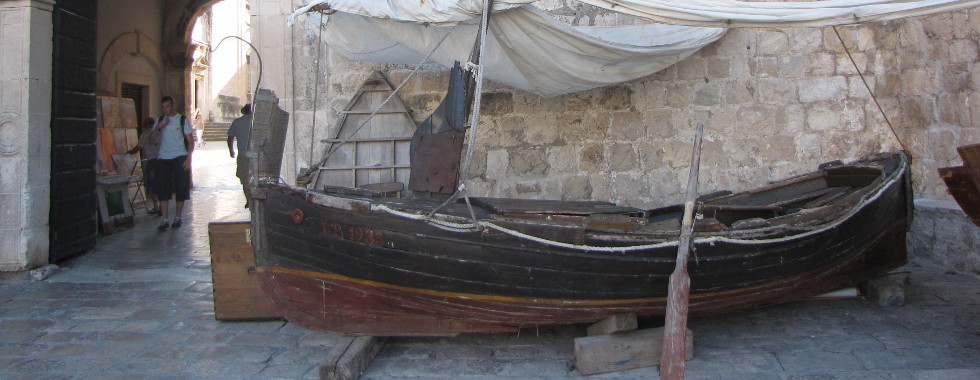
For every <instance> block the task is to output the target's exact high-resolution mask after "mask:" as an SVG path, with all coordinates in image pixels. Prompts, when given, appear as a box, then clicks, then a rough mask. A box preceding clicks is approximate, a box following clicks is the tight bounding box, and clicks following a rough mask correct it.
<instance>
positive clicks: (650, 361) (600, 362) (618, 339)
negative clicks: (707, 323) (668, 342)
mask: <svg viewBox="0 0 980 380" xmlns="http://www.w3.org/2000/svg"><path fill="white" fill-rule="evenodd" d="M663 338H664V328H663V327H657V328H652V329H643V330H636V331H630V332H627V333H621V334H609V335H596V336H587V337H582V338H575V369H577V370H578V372H579V373H580V374H582V375H593V374H597V373H606V372H615V371H625V370H628V369H633V368H640V367H649V366H655V365H660V356H661V354H662V353H663V345H664V343H663ZM684 346H685V347H684V351H685V355H684V359H685V360H691V359H693V358H694V333H693V332H691V330H687V339H686V341H685V344H684Z"/></svg>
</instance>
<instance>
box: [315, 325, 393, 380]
mask: <svg viewBox="0 0 980 380" xmlns="http://www.w3.org/2000/svg"><path fill="white" fill-rule="evenodd" d="M383 347H384V338H383V337H374V336H358V337H344V339H342V340H341V341H340V342H339V343H337V345H335V346H333V348H331V349H330V351H329V352H327V358H326V360H324V361H323V364H321V365H320V379H323V380H355V379H357V378H359V377H361V372H363V371H364V370H365V369H366V368H367V367H368V366H369V365H371V361H372V360H374V357H375V356H376V355H377V354H378V352H381V348H383Z"/></svg>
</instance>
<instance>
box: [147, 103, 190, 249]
mask: <svg viewBox="0 0 980 380" xmlns="http://www.w3.org/2000/svg"><path fill="white" fill-rule="evenodd" d="M160 106H161V107H163V116H161V117H160V119H158V120H157V125H156V126H155V127H154V129H155V130H157V131H159V133H160V152H159V154H158V155H157V167H156V169H157V175H158V177H157V191H156V193H157V197H158V198H159V200H160V216H162V217H163V220H161V221H160V225H159V226H157V231H161V232H162V231H166V230H167V228H170V227H173V228H179V227H180V226H181V225H183V221H182V220H181V219H180V216H181V214H182V213H183V212H184V201H186V200H188V199H190V198H191V176H190V174H191V172H190V170H191V153H192V152H193V151H194V129H193V128H191V124H190V123H189V122H188V120H187V118H186V117H184V116H183V115H181V114H179V113H177V111H176V110H175V109H174V99H173V98H171V97H169V96H165V97H163V100H161V101H160ZM171 197H173V198H174V199H175V200H176V202H174V203H175V207H174V221H173V224H170V222H169V218H168V216H169V214H170V207H169V206H170V198H171Z"/></svg>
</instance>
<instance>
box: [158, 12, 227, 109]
mask: <svg viewBox="0 0 980 380" xmlns="http://www.w3.org/2000/svg"><path fill="white" fill-rule="evenodd" d="M221 1H222V0H168V1H167V2H166V4H165V14H164V17H163V41H162V42H161V44H160V45H161V48H162V51H163V61H164V81H163V82H164V86H163V89H162V90H163V93H164V94H167V95H170V96H172V97H173V98H174V100H175V101H176V103H177V104H178V105H179V106H178V111H179V112H181V113H183V114H185V115H189V114H190V111H191V110H190V109H187V108H189V107H188V106H187V105H188V104H189V101H190V99H191V88H192V80H193V79H192V72H193V69H192V65H193V63H194V58H193V57H194V50H195V49H196V46H195V45H194V44H193V43H192V42H191V32H192V30H193V28H194V20H196V19H197V17H198V16H200V15H201V14H203V13H204V12H205V11H206V10H207V9H208V8H210V7H211V6H212V5H214V4H216V3H219V2H221Z"/></svg>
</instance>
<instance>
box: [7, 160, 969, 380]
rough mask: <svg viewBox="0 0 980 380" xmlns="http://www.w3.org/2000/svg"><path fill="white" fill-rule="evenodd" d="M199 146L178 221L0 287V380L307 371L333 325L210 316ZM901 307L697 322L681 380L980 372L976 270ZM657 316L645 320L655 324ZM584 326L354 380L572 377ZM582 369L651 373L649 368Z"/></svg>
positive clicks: (216, 192) (771, 311) (456, 342)
mask: <svg viewBox="0 0 980 380" xmlns="http://www.w3.org/2000/svg"><path fill="white" fill-rule="evenodd" d="M219 145H221V144H209V145H208V146H206V147H205V148H203V149H200V150H199V151H198V153H197V154H198V155H199V156H197V157H196V158H195V160H194V164H195V168H194V170H195V186H196V187H195V189H194V190H193V193H192V200H191V201H190V202H189V203H188V206H187V210H186V213H185V220H186V222H185V225H184V227H183V228H182V229H179V230H170V231H167V232H164V233H159V232H156V231H155V227H156V222H157V218H158V217H156V216H150V215H146V214H145V213H144V212H142V210H139V211H138V216H137V218H136V220H137V224H136V227H135V228H133V229H131V230H127V231H123V232H120V233H117V234H113V235H109V236H103V237H100V239H99V241H98V243H97V245H96V248H95V250H93V251H92V252H90V253H88V254H86V255H84V256H81V257H79V258H77V259H74V260H71V261H69V262H67V263H62V264H61V268H60V271H57V272H56V273H55V274H54V275H52V276H50V277H49V278H47V279H44V280H42V281H26V280H8V281H3V282H0V379H91V378H99V379H272V378H283V379H315V378H317V376H318V372H317V367H318V365H319V363H320V362H321V361H322V360H323V359H324V358H325V357H326V354H327V352H328V351H329V350H330V348H331V347H333V346H334V345H335V344H337V343H338V342H339V341H340V338H341V336H340V335H339V334H333V333H324V332H316V331H310V330H307V329H304V328H301V327H298V326H296V325H293V324H290V323H287V322H284V321H262V322H218V321H215V319H214V309H213V307H214V304H213V299H212V295H211V292H212V291H213V287H212V284H211V272H210V267H209V264H210V253H209V249H208V247H209V241H208V235H207V223H208V222H209V221H210V220H212V219H214V218H217V217H221V216H224V215H228V214H231V213H234V212H237V211H238V210H239V209H240V208H241V207H242V205H243V204H244V197H243V196H242V195H241V192H240V190H239V187H238V180H237V178H235V176H234V160H233V159H231V158H230V157H228V156H227V152H226V150H224V148H223V147H221V146H219ZM903 270H906V271H909V272H910V273H911V277H910V278H911V280H910V281H911V283H910V284H909V286H908V289H907V300H906V305H905V306H902V307H891V308H882V307H879V306H877V305H875V304H873V303H871V302H869V301H867V300H863V299H844V300H830V301H819V302H800V303H794V304H788V305H780V306H774V307H769V308H764V309H758V310H751V311H746V312H741V313H736V314H729V315H722V316H715V317H708V318H696V319H692V320H691V321H690V328H691V330H693V331H694V333H695V343H694V345H695V356H694V360H691V361H689V362H687V378H688V379H713V380H717V379H721V380H725V379H759V380H768V379H773V380H777V379H778V380H824V379H859V380H860V379H869V380H870V379H875V380H878V379H896V380H939V379H943V380H946V379H952V380H957V379H963V380H966V379H970V380H975V379H980V279H978V278H977V277H976V276H973V275H968V274H956V273H953V272H947V271H945V270H943V269H940V268H938V267H937V266H936V265H935V264H932V263H929V262H918V261H917V262H913V263H912V264H910V265H908V266H907V267H906V268H903ZM656 322H657V321H655V320H653V321H651V320H645V321H643V322H642V323H643V326H641V327H654V325H656ZM584 335H585V326H564V327H548V328H527V329H523V330H521V331H520V333H517V334H462V335H460V336H458V337H455V338H393V339H389V340H388V343H387V344H386V346H385V347H384V349H383V350H382V351H381V352H380V353H379V354H378V357H377V358H376V359H375V360H374V361H373V362H372V363H371V365H370V366H369V367H368V368H367V370H366V371H365V372H364V374H363V376H362V377H361V378H362V379H374V380H400V379H415V380H418V379H466V380H484V379H531V380H535V379H537V380H555V379H570V378H582V376H581V375H579V374H578V372H577V371H575V369H574V363H573V357H574V353H573V339H574V338H576V337H579V336H584ZM588 378H589V379H640V378H642V379H657V378H659V373H658V369H657V368H656V367H650V368H637V369H633V370H629V371H622V372H614V373H607V374H599V375H593V376H589V377H588Z"/></svg>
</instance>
